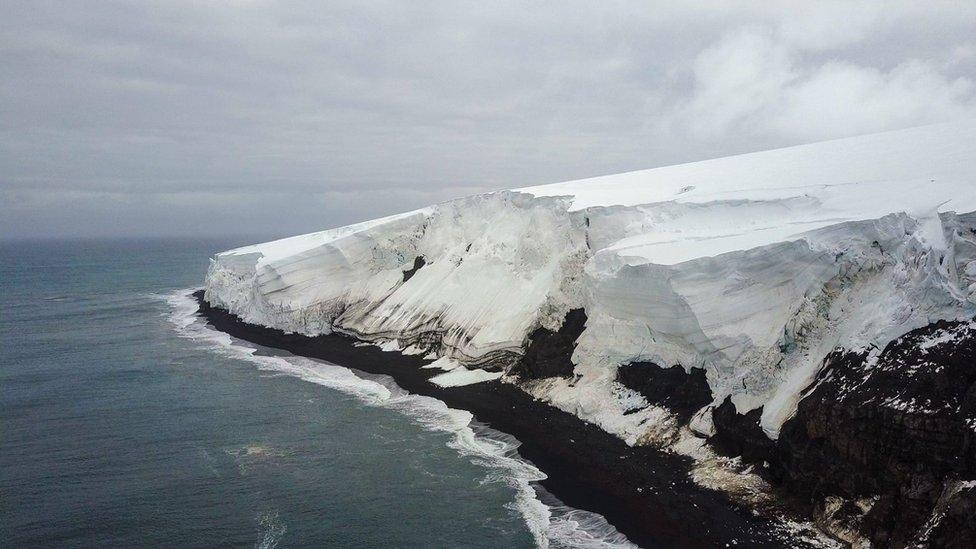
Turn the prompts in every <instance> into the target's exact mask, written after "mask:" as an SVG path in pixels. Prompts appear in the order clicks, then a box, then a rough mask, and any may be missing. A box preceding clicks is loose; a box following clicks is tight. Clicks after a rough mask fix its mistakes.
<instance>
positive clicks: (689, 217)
mask: <svg viewBox="0 0 976 549" xmlns="http://www.w3.org/2000/svg"><path fill="white" fill-rule="evenodd" d="M974 211H976V122H973V121H966V122H960V123H955V124H950V125H941V126H928V127H923V128H913V129H910V130H903V131H898V132H889V133H885V134H877V135H871V136H862V137H856V138H849V139H843V140H836V141H830V142H825V143H815V144H812V145H804V146H800V147H792V148H788V149H780V150H775V151H766V152H762V153H754V154H749V155H740V156H736V157H729V158H723V159H716V160H710V161H705V162H699V163H694V164H685V165H680V166H670V167H666V168H658V169H654V170H645V171H641V172H631V173H627V174H620V175H616V176H605V177H601V178H595V179H591V180H582V181H574V182H567V183H559V184H555V185H546V186H541V187H531V188H526V189H521V190H518V191H502V192H497V193H490V194H487V195H481V196H474V197H469V198H464V199H460V200H456V201H451V202H447V203H443V204H439V205H436V206H431V207H429V208H425V209H422V210H417V211H414V212H408V213H405V214H400V215H397V216H392V217H388V218H384V219H380V220H376V221H371V222H366V223H362V224H358V225H352V226H349V227H343V228H339V229H332V230H329V231H323V232H319V233H313V234H309V235H303V236H297V237H293V238H288V239H284V240H280V241H276V242H269V243H266V244H259V245H255V246H248V247H245V248H239V249H236V250H230V251H227V252H223V253H221V254H218V255H217V256H216V257H215V258H214V259H213V262H212V265H211V269H210V271H209V273H208V276H207V282H206V286H207V292H206V297H207V299H208V300H209V301H210V302H211V303H212V304H214V305H217V306H221V307H224V308H226V309H228V310H230V311H231V312H233V313H235V314H237V315H239V316H241V317H242V318H244V319H245V320H248V321H250V322H255V323H260V324H264V325H268V326H273V327H276V328H280V329H283V330H287V331H294V332H300V333H306V334H318V333H329V332H332V331H337V332H342V333H348V334H353V335H356V336H358V337H360V338H362V339H366V340H371V341H375V342H378V343H385V344H387V345H390V346H392V347H396V348H401V349H402V348H410V349H413V350H414V351H416V352H433V353H434V354H435V355H436V356H443V357H448V358H451V359H452V360H455V361H457V362H458V363H460V364H463V365H465V366H467V367H471V371H481V370H475V368H481V367H484V368H485V369H486V371H498V370H499V369H504V368H505V367H506V365H507V364H510V363H511V361H512V360H514V359H515V357H517V356H518V354H519V353H521V351H522V349H523V348H524V345H525V343H526V338H527V336H528V334H529V333H531V332H532V331H533V330H534V329H536V328H538V327H540V326H542V327H545V328H547V329H550V330H556V329H558V328H559V326H560V324H561V322H562V319H563V318H564V316H565V315H566V313H567V312H568V311H569V310H570V309H574V308H580V307H582V308H584V309H585V311H586V314H587V317H588V321H587V324H586V329H585V330H584V331H583V333H582V335H581V336H580V338H579V339H578V341H577V347H576V351H575V354H574V355H573V362H574V364H575V374H576V375H575V377H574V378H573V379H568V380H567V379H558V380H549V381H544V382H539V383H534V384H533V385H532V386H531V387H527V389H529V390H531V391H532V392H533V394H535V395H536V396H538V397H540V398H543V399H546V400H548V401H550V402H551V403H553V404H554V405H556V406H558V407H560V408H562V409H565V410H568V411H571V412H573V413H576V414H577V415H580V416H581V417H583V418H584V419H588V420H590V421H593V422H595V423H597V424H599V425H601V426H602V427H604V428H605V429H607V430H608V431H611V432H613V433H616V434H619V435H620V436H622V437H624V438H625V439H626V440H628V441H630V442H635V443H636V442H639V441H642V440H647V439H648V437H651V438H653V437H663V438H667V437H668V436H671V435H669V433H671V434H672V435H673V432H672V431H673V430H674V429H675V428H677V427H676V425H674V422H673V420H672V419H669V416H668V414H667V412H666V411H664V410H660V409H653V407H649V408H646V409H644V410H643V411H641V412H638V413H628V414H626V415H625V414H624V413H623V412H624V411H627V410H631V411H632V410H633V409H634V408H635V404H634V400H635V399H640V396H639V395H635V394H634V393H633V392H631V391H628V390H624V389H623V388H622V387H621V386H620V385H619V384H617V383H616V382H615V378H616V369H617V366H619V365H620V364H625V363H629V362H634V361H641V362H654V363H656V364H658V365H661V366H671V365H674V364H680V365H682V366H683V367H685V368H686V369H687V368H692V367H700V368H704V369H705V370H706V377H707V380H708V383H709V385H710V387H711V390H712V394H713V397H714V398H715V401H716V402H720V401H721V400H723V399H725V398H726V397H729V396H731V398H732V401H733V402H734V403H735V405H736V408H737V410H739V411H740V412H745V411H748V410H751V409H755V408H757V407H759V406H763V416H762V426H763V428H764V429H765V431H766V433H767V434H768V435H769V436H771V437H776V436H777V434H778V430H779V427H780V426H781V425H782V423H783V422H784V421H785V420H786V419H788V418H789V417H790V415H791V414H792V413H793V412H794V411H795V407H796V402H797V399H798V398H799V395H800V393H801V392H802V390H803V389H804V388H805V387H806V386H807V385H809V383H810V382H811V381H812V380H813V379H814V378H815V376H816V374H817V372H818V371H819V368H820V366H821V363H822V359H823V357H824V356H825V355H826V354H827V353H829V352H830V351H831V350H833V349H834V348H835V347H838V346H840V347H845V348H859V347H865V346H871V345H874V346H882V345H884V344H885V343H886V342H888V341H890V340H891V339H893V338H895V337H898V336H899V335H901V334H904V333H906V332H908V331H910V330H912V329H914V328H918V327H920V326H923V325H925V324H928V323H929V322H931V321H933V320H935V319H940V318H947V319H956V318H968V317H972V316H973V314H974V312H976V233H974V228H976V215H974V214H972V213H967V212H974ZM418 258H420V259H421V260H418ZM407 271H409V272H410V275H409V276H405V275H404V273H405V272H407ZM458 375H459V374H454V377H458ZM479 376H480V377H483V378H484V379H489V378H493V377H497V376H495V375H494V374H492V375H487V374H479V375H478V376H473V377H472V376H468V377H472V379H473V378H475V377H479ZM452 379H453V378H452ZM463 381H465V382H467V381H470V380H468V379H467V378H465V379H464V380H463ZM475 381H477V380H476V379H475ZM707 416H708V411H707V410H703V412H702V413H700V414H698V415H696V424H697V425H701V426H707V425H709V418H708V417H707ZM702 429H706V427H702ZM706 430H707V429H706Z"/></svg>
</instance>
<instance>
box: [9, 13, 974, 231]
mask: <svg viewBox="0 0 976 549" xmlns="http://www.w3.org/2000/svg"><path fill="white" fill-rule="evenodd" d="M674 4H675V2H633V3H629V2H608V1H602V2H584V3H574V2H567V1H558V2H524V3H503V2H484V1H479V2H448V1H439V2H430V3H426V2H417V1H413V0H411V1H406V0H404V1H401V2H372V1H365V0H356V1H351V2H328V1H321V0H316V1H309V2H270V1H269V2H264V1H260V0H255V1H233V2H231V1H228V2H216V1H215V2H205V1H201V0H194V1H192V2H175V1H173V2H149V1H146V0H140V1H138V2H112V1H98V2H73V1H72V2H46V1H40V0H31V1H28V2H20V1H14V0H0V238H23V237H30V236H38V237H52V236H53V237H56V236H64V235H70V236H103V235H131V236H143V235H152V234H158V235H201V234H214V235H226V234H245V233H246V234H267V235H287V234H292V233H299V232H308V231H312V230H319V229H323V228H327V227H332V226H337V225H344V224H347V223H350V222H354V221H359V220H363V219H368V218H373V217H377V216H381V215H386V214H390V213H394V212H398V211H404V210H408V209H413V208H416V207H420V206H424V205H427V204H430V203H433V202H439V201H443V200H447V199H450V198H454V197H458V196H462V195H466V194H472V193H478V192H484V191H488V190H494V189H500V188H508V187H519V186H526V185H532V184H540V183H547V182H556V181H561V180H567V179H577V178H582V177H588V176H594V175H601V174H607V173H614V172H621V171H628V170H635V169H640V168H649V167H655V166H661V165H667V164H674V163H678V162H686V161H691V160H698V159H705V158H711V157H716V156H725V155H729V154H736V153H741V152H748V151H754V150H761V149H767V148H773V147H780V146H787V145H793V144H798V143H804V142H810V141H818V140H822V139H829V138H834V137H842V136H847V135H853V134H859V133H868V132H875V131H882V130H888V129H896V128H902V127H908V126H915V125H920V124H926V123H932V122H940V121H944V120H949V119H955V118H958V117H973V116H976V2H972V1H964V0H960V1H958V2H943V3H940V2H905V3H902V4H899V3H896V2H887V3H886V4H887V5H886V6H885V7H881V6H880V3H871V4H853V3H838V4H831V3H825V2H816V3H814V2H797V3H793V4H787V3H782V4H777V6H778V7H776V8H773V7H770V6H771V3H767V2H749V3H726V2H722V3H714V4H710V3H707V2H706V3H702V2H695V3H694V4H691V3H689V4H688V5H687V6H685V7H680V6H675V5H674Z"/></svg>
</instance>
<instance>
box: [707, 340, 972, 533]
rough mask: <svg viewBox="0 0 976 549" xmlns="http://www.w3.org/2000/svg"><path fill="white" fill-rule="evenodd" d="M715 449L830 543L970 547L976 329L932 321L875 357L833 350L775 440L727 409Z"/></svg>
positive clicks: (720, 415)
mask: <svg viewBox="0 0 976 549" xmlns="http://www.w3.org/2000/svg"><path fill="white" fill-rule="evenodd" d="M715 427H716V435H715V437H714V442H715V443H716V446H717V447H719V448H721V449H724V450H725V451H726V452H729V453H732V454H736V455H742V456H743V457H744V458H746V459H748V460H751V461H753V462H755V463H757V464H759V463H765V464H766V473H765V474H766V475H767V476H768V478H770V479H771V480H772V481H773V482H774V483H776V484H778V485H779V486H781V487H784V488H786V489H787V490H788V491H789V492H790V493H791V494H793V495H795V496H796V497H797V498H798V500H799V501H800V502H802V503H804V504H805V505H806V506H807V507H808V510H809V512H810V513H811V514H812V515H814V516H815V517H816V519H817V520H818V522H819V523H820V524H821V525H822V526H823V527H824V528H825V529H826V530H827V531H829V532H831V533H832V534H833V535H835V536H837V537H838V538H840V539H846V540H848V541H858V540H866V541H870V542H872V543H873V544H875V545H877V546H880V547H906V546H919V545H920V546H927V545H932V546H947V547H972V546H973V545H972V544H973V540H974V539H976V520H973V519H974V518H976V517H974V515H973V511H974V506H973V496H974V491H973V488H974V486H976V322H974V321H966V322H947V321H938V322H935V323H933V324H930V325H928V326H926V327H924V328H920V329H917V330H913V331H912V332H909V333H908V334H906V335H904V336H902V337H900V338H898V339H897V340H895V341H893V342H891V343H890V344H888V345H887V346H886V347H885V348H884V349H872V350H865V351H861V352H852V351H840V350H839V351H836V352H834V353H832V354H830V355H829V356H828V357H827V358H826V360H825V363H824V368H823V369H822V370H821V372H820V374H819V376H818V377H817V379H816V381H815V383H814V384H813V386H811V387H810V388H809V389H808V390H807V391H806V392H805V395H804V397H803V398H802V400H800V403H799V406H798V409H797V413H796V415H795V416H794V417H793V418H792V419H790V420H789V421H787V422H786V424H785V425H784V426H783V429H782V431H781V433H780V437H779V439H778V440H777V441H775V442H773V441H771V440H768V439H766V440H763V437H762V436H761V430H760V429H759V426H758V417H756V415H752V416H751V417H750V415H749V414H746V415H738V414H735V413H734V410H732V409H731V407H729V406H728V405H725V406H724V407H720V409H719V410H718V411H717V412H716V414H715Z"/></svg>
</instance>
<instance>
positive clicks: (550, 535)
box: [159, 289, 633, 548]
mask: <svg viewBox="0 0 976 549" xmlns="http://www.w3.org/2000/svg"><path fill="white" fill-rule="evenodd" d="M192 292H193V290H192V289H186V290H179V291H176V292H172V293H170V294H167V295H164V296H159V297H161V298H162V299H165V300H166V302H167V303H168V304H169V305H170V307H171V308H172V310H171V312H170V313H169V316H168V318H169V321H170V323H172V325H173V326H174V327H175V329H176V331H177V333H178V334H179V335H180V336H181V337H184V338H187V339H190V340H193V341H196V342H199V343H201V344H203V346H204V347H205V348H206V349H208V350H211V351H213V352H216V353H219V354H221V355H223V356H227V357H230V358H234V359H239V360H245V361H248V362H251V363H253V364H255V365H257V367H258V368H259V369H261V370H266V371H273V372H277V373H283V374H286V375H290V376H294V377H298V378H300V379H303V380H305V381H309V382H311V383H316V384H319V385H323V386H326V387H329V388H331V389H335V390H338V391H342V392H344V393H346V394H349V395H353V396H355V397H356V398H357V399H359V400H360V401H361V402H363V403H364V404H366V405H369V406H381V407H384V408H389V409H392V410H395V411H397V412H400V413H402V414H404V415H406V416H408V417H410V418H412V419H413V420H415V421H417V422H418V423H420V424H421V425H423V426H424V427H425V428H428V429H431V430H434V431H440V432H444V433H450V434H453V435H454V436H453V438H452V439H451V441H450V442H449V443H448V446H450V447H451V448H453V449H455V450H456V451H457V452H458V453H460V454H461V455H462V456H465V457H467V458H469V459H471V460H472V461H473V462H475V463H477V464H480V465H482V466H484V467H486V468H487V469H488V470H489V474H488V476H487V477H486V479H485V480H486V481H502V482H505V483H507V484H508V485H509V486H511V487H512V488H513V489H514V490H515V494H516V495H515V501H514V502H512V503H511V504H510V508H511V509H514V510H516V511H517V512H518V513H520V514H521V515H522V517H523V518H524V519H525V521H526V524H527V525H528V527H529V530H530V532H531V533H532V536H533V537H534V539H535V541H536V544H537V545H539V546H540V547H550V546H551V547H584V548H597V547H602V548H624V547H633V544H631V543H630V542H629V541H628V540H627V538H626V537H625V536H624V535H623V534H621V533H620V532H619V531H617V529H616V528H614V527H613V525H611V524H610V523H608V522H607V521H606V519H605V518H603V517H602V516H600V515H598V514H596V513H592V512H589V511H584V510H581V509H574V508H572V507H568V506H566V505H564V504H562V502H559V501H558V500H557V499H555V498H554V497H552V496H551V495H549V494H548V493H546V492H545V491H544V490H543V489H542V488H541V487H539V486H538V485H537V484H535V483H537V482H538V481H540V480H543V479H545V478H546V475H545V473H543V472H542V471H540V470H539V469H538V468H536V467H535V466H534V465H532V464H531V463H529V462H528V461H526V460H524V459H522V458H521V457H520V456H519V455H518V453H517V449H518V446H519V442H518V440H516V439H515V438H514V437H512V436H510V435H507V434H505V433H501V432H499V431H496V430H494V429H491V428H489V427H487V426H484V425H481V424H478V423H476V422H474V421H473V416H472V415H471V413H470V412H467V411H465V410H457V409H453V408H450V407H448V406H447V404H445V403H444V402H442V401H440V400H437V399H435V398H431V397H427V396H422V395H414V394H410V393H408V392H407V391H405V390H403V389H402V388H400V387H399V386H397V385H396V383H395V382H394V381H393V379H392V378H391V377H389V376H383V375H369V374H364V373H358V372H354V371H353V370H350V369H349V368H344V367H342V366H337V365H335V364H330V363H327V362H323V361H319V360H313V359H310V358H306V357H301V356H295V355H287V356H266V355H260V354H256V353H257V351H258V349H257V348H255V347H252V346H250V344H248V343H247V342H245V341H242V340H239V339H236V338H233V337H231V336H230V335H228V334H226V333H224V332H221V331H218V330H215V329H213V328H212V327H210V326H208V325H207V324H206V323H205V322H204V321H203V320H202V319H201V318H200V317H199V316H197V311H198V305H197V302H196V300H195V299H194V298H193V297H192V295H191V294H192ZM540 497H542V498H543V499H545V500H546V501H545V502H543V499H540Z"/></svg>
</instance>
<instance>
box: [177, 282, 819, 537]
mask: <svg viewBox="0 0 976 549" xmlns="http://www.w3.org/2000/svg"><path fill="white" fill-rule="evenodd" d="M195 297H196V298H197V300H198V302H199V303H200V313H201V315H202V316H204V317H205V318H206V319H207V320H208V321H209V323H210V324H211V325H213V326H214V327H215V328H216V329H218V330H221V331H223V332H226V333H228V334H230V335H232V336H234V337H237V338H240V339H244V340H247V341H250V342H252V343H256V344H258V345H262V346H266V347H272V348H277V349H283V350H286V351H289V352H291V353H294V354H296V355H302V356H307V357H311V358H316V359H321V360H325V361H328V362H331V363H334V364H338V365H341V366H345V367H348V368H353V369H356V370H361V371H364V372H369V373H374V374H386V375H389V376H391V377H393V379H394V380H395V381H396V383H397V384H398V385H399V386H401V387H402V388H404V389H405V390H407V391H410V392H411V393H414V394H419V395H427V396H431V397H434V398H437V399H439V400H441V401H443V402H445V403H446V404H447V405H448V406H450V407H452V408H457V409H463V410H468V411H470V412H471V413H472V414H473V415H474V416H475V418H476V419H477V420H478V421H479V422H482V423H484V424H487V425H488V426H490V427H492V428H494V429H496V430H498V431H502V432H504V433H508V434H511V435H513V436H515V437H516V438H517V439H518V440H519V441H520V442H521V443H522V444H521V446H520V447H519V449H518V452H519V454H520V455H521V456H522V457H523V458H525V459H527V460H529V461H531V462H532V463H533V464H535V465H536V466H537V467H538V468H539V469H541V470H542V471H543V472H545V474H546V475H548V478H547V479H545V480H543V481H541V484H542V486H543V487H544V488H545V489H546V490H548V491H549V492H550V493H552V494H553V495H555V496H556V497H558V498H559V499H561V500H562V501H563V502H565V503H566V504H567V505H570V506H572V507H576V508H580V509H586V510H590V511H593V512H597V513H599V514H601V515H603V516H604V517H606V519H607V520H608V521H609V522H610V523H611V524H613V525H614V526H615V527H616V528H617V529H618V530H620V531H621V532H622V533H624V534H625V535H626V536H627V537H628V538H629V539H630V540H631V541H633V542H635V543H637V544H639V545H641V546H643V547H654V548H658V547H725V546H738V547H757V546H761V547H779V546H790V547H797V546H800V545H802V544H801V543H800V542H798V540H795V539H783V535H782V534H780V535H777V533H776V531H777V529H778V528H777V525H775V524H773V523H772V522H771V521H770V520H768V519H765V518H763V517H759V516H756V515H754V514H753V513H752V512H751V511H750V510H748V509H744V508H742V507H741V506H739V505H737V504H735V503H734V502H732V501H731V500H730V499H729V498H728V497H727V496H725V495H724V494H722V493H719V492H714V491H711V490H707V489H704V488H701V487H699V486H698V485H696V484H694V483H693V482H692V481H691V480H690V479H689V478H688V475H687V472H688V469H689V465H690V460H688V459H686V458H683V457H681V456H676V455H673V454H665V453H663V452H660V451H658V450H655V449H653V448H649V447H630V446H628V445H627V444H625V443H624V442H623V441H622V440H621V439H619V438H617V437H615V436H613V435H611V434H609V433H607V432H605V431H603V430H601V429H600V428H598V427H596V426H594V425H591V424H588V423H586V422H584V421H582V420H581V419H579V418H577V417H576V416H574V415H572V414H569V413H566V412H563V411H561V410H558V409H556V408H553V407H551V406H549V405H547V404H545V403H543V402H539V401H537V400H535V399H533V398H532V397H531V396H529V395H528V394H526V393H525V392H523V391H522V390H520V389H519V388H517V387H515V386H514V385H511V384H507V383H502V382H499V381H491V382H485V383H478V384H475V385H467V386H462V387H450V388H442V387H439V386H437V385H435V384H433V383H430V382H429V381H428V380H429V378H431V377H433V376H434V375H437V374H438V373H439V371H438V370H431V369H422V368H421V366H423V365H424V364H427V363H429V362H430V361H428V360H424V359H422V358H420V357H418V356H407V355H401V354H399V353H391V352H384V351H381V350H380V349H378V348H377V347H375V346H355V345H354V344H355V343H356V341H355V340H354V339H352V338H349V337H345V336H340V335H323V336H316V337H308V336H303V335H298V334H287V333H284V332H282V331H280V330H275V329H270V328H265V327H262V326H257V325H253V324H248V323H245V322H242V321H241V320H240V319H239V318H237V317H236V316H234V315H231V314H229V313H227V312H226V311H224V310H221V309H217V308H213V307H210V306H209V304H207V303H206V302H205V301H204V299H203V292H202V291H200V292H197V293H196V294H195ZM779 530H781V529H779Z"/></svg>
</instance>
